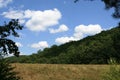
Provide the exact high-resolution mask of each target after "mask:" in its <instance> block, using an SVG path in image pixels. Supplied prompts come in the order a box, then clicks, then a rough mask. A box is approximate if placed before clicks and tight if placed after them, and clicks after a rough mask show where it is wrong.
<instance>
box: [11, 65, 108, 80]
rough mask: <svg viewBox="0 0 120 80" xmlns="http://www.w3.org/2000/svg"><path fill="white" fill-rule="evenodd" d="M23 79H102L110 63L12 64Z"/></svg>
mask: <svg viewBox="0 0 120 80" xmlns="http://www.w3.org/2000/svg"><path fill="white" fill-rule="evenodd" d="M12 65H13V66H15V67H16V68H15V71H17V72H20V73H19V75H20V76H21V77H23V80H102V77H101V76H103V74H105V73H106V72H108V71H109V68H110V65H68V64H19V63H17V64H12Z"/></svg>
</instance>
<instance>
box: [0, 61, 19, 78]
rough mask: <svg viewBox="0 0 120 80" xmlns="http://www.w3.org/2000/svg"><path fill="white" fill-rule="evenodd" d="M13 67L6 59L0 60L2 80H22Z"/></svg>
mask: <svg viewBox="0 0 120 80" xmlns="http://www.w3.org/2000/svg"><path fill="white" fill-rule="evenodd" d="M17 74H18V73H17V72H14V67H12V66H11V65H10V64H9V63H8V62H7V61H6V60H5V59H0V80H20V77H18V76H17Z"/></svg>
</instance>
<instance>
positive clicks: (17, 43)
mask: <svg viewBox="0 0 120 80" xmlns="http://www.w3.org/2000/svg"><path fill="white" fill-rule="evenodd" d="M15 44H16V45H17V46H18V47H23V45H22V44H21V43H20V42H16V43H15Z"/></svg>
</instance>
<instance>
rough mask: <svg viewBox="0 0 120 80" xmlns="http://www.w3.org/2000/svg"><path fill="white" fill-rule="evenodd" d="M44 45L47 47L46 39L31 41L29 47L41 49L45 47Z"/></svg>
mask: <svg viewBox="0 0 120 80" xmlns="http://www.w3.org/2000/svg"><path fill="white" fill-rule="evenodd" d="M46 47H49V45H48V43H47V41H40V42H38V43H33V44H32V45H31V48H35V49H43V48H46Z"/></svg>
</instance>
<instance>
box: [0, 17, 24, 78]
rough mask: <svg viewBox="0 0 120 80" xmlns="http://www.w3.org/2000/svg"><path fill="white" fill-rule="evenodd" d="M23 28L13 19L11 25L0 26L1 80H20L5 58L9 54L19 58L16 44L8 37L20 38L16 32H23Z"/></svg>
mask: <svg viewBox="0 0 120 80" xmlns="http://www.w3.org/2000/svg"><path fill="white" fill-rule="evenodd" d="M22 28H23V26H21V25H20V24H19V21H18V19H17V20H16V19H12V20H11V21H10V22H9V23H6V22H5V24H4V25H3V26H0V80H20V77H19V76H17V73H16V72H15V71H14V70H13V69H14V67H12V66H11V65H10V64H9V63H8V62H6V60H5V59H4V58H3V57H4V56H5V55H7V54H9V53H10V54H14V55H15V56H19V53H20V52H19V50H18V47H17V45H15V42H14V41H12V40H11V39H8V36H10V35H13V36H15V37H19V35H18V33H17V32H16V30H22Z"/></svg>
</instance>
